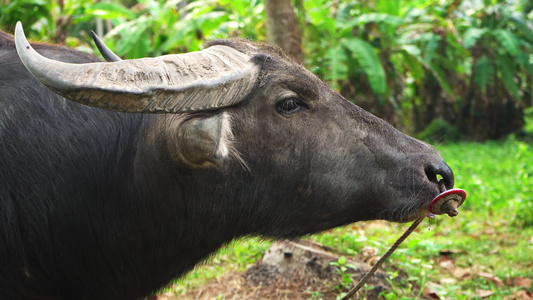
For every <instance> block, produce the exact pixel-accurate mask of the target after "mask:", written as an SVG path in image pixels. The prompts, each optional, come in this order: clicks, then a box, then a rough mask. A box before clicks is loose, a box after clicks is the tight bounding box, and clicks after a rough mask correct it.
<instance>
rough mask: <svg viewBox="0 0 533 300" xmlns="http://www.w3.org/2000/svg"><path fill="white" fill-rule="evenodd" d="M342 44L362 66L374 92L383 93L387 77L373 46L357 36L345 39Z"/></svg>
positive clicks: (385, 88)
mask: <svg viewBox="0 0 533 300" xmlns="http://www.w3.org/2000/svg"><path fill="white" fill-rule="evenodd" d="M343 46H344V47H346V48H347V49H348V50H349V51H350V52H351V54H352V56H353V57H354V58H355V59H356V60H357V62H358V63H359V65H361V67H362V68H363V70H364V72H365V73H366V76H367V78H368V82H369V83H370V87H372V90H373V91H374V93H376V94H383V93H385V92H386V90H387V78H386V77H385V70H384V69H383V66H382V65H381V61H380V60H379V57H378V55H377V54H376V52H375V51H374V48H373V47H372V46H371V45H370V44H369V43H367V42H365V41H363V40H361V39H358V38H351V39H348V40H346V41H345V42H344V43H343Z"/></svg>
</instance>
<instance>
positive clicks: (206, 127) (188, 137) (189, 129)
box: [174, 112, 233, 168]
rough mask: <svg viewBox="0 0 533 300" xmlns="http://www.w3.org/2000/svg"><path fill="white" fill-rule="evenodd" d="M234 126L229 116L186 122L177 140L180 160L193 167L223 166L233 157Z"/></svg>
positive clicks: (194, 119) (195, 119) (191, 119)
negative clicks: (232, 128) (226, 160)
mask: <svg viewBox="0 0 533 300" xmlns="http://www.w3.org/2000/svg"><path fill="white" fill-rule="evenodd" d="M232 137H233V136H232V133H231V124H230V116H229V114H228V113H226V112H223V113H218V114H215V115H210V116H199V117H193V118H190V119H187V120H185V121H184V122H183V123H181V125H180V126H179V128H178V134H177V136H176V138H177V139H176V140H175V146H177V149H175V150H174V151H176V150H177V152H178V153H176V154H177V158H178V159H179V160H181V161H182V162H183V163H185V164H187V165H190V166H193V167H207V166H209V165H215V166H217V167H219V168H221V167H222V166H223V163H224V159H225V158H227V156H228V155H229V154H230V148H231V141H232Z"/></svg>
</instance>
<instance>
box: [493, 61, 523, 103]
mask: <svg viewBox="0 0 533 300" xmlns="http://www.w3.org/2000/svg"><path fill="white" fill-rule="evenodd" d="M495 62H496V65H497V66H498V71H499V73H500V74H499V75H500V76H499V77H500V79H501V80H502V82H503V84H504V85H505V88H506V89H507V91H508V92H509V93H511V94H512V95H513V97H515V98H516V99H520V95H519V92H518V91H519V88H518V85H517V84H516V82H515V81H514V79H515V71H516V70H515V68H514V63H513V62H512V61H511V59H508V58H507V57H505V56H499V57H498V58H497V59H496V60H495Z"/></svg>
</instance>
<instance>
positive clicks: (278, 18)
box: [265, 0, 302, 62]
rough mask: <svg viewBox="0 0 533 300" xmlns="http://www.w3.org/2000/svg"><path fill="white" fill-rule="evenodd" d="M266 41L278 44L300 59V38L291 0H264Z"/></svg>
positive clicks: (293, 56)
mask: <svg viewBox="0 0 533 300" xmlns="http://www.w3.org/2000/svg"><path fill="white" fill-rule="evenodd" d="M265 12H266V22H267V24H266V27H267V39H268V42H270V43H272V44H275V45H278V46H280V47H281V49H282V50H283V51H284V52H285V53H286V54H287V55H288V56H290V57H292V58H294V59H295V60H296V61H298V62H301V61H302V38H301V36H300V30H299V28H298V19H297V17H296V13H295V12H294V7H293V6H292V3H291V0H266V1H265Z"/></svg>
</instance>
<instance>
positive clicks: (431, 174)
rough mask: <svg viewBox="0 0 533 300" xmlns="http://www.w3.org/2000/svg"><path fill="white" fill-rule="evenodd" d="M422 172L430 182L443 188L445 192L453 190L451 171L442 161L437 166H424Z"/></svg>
mask: <svg viewBox="0 0 533 300" xmlns="http://www.w3.org/2000/svg"><path fill="white" fill-rule="evenodd" d="M424 171H425V172H426V176H427V177H428V179H429V180H430V181H432V182H435V183H437V184H438V185H440V186H444V189H447V190H449V189H452V188H453V185H454V181H455V180H454V177H453V171H452V169H451V168H450V167H449V166H448V165H447V164H446V163H445V162H444V161H441V162H439V163H437V164H430V165H428V166H426V169H425V170H424ZM441 189H443V188H441Z"/></svg>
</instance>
